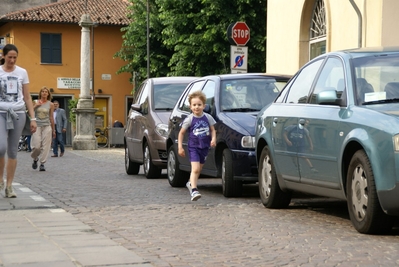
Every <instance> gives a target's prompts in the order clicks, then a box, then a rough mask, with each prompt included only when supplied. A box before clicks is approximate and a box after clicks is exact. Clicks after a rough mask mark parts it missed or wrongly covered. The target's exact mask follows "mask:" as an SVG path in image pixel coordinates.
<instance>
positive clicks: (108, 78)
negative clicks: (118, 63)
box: [101, 74, 111, 81]
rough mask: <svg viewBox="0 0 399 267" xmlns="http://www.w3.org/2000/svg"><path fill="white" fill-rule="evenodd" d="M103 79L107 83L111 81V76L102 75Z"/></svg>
mask: <svg viewBox="0 0 399 267" xmlns="http://www.w3.org/2000/svg"><path fill="white" fill-rule="evenodd" d="M101 79H102V80H106V81H108V80H111V74H102V75H101Z"/></svg>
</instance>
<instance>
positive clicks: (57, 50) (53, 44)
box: [40, 33, 62, 64]
mask: <svg viewBox="0 0 399 267" xmlns="http://www.w3.org/2000/svg"><path fill="white" fill-rule="evenodd" d="M40 41H41V44H40V45H41V47H40V49H41V63H49V64H61V63H62V61H61V34H59V33H41V36H40Z"/></svg>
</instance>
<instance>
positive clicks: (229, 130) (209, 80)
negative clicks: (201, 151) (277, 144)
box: [167, 73, 290, 197]
mask: <svg viewBox="0 0 399 267" xmlns="http://www.w3.org/2000/svg"><path fill="white" fill-rule="evenodd" d="M289 78H290V76H287V75H267V74H262V73H251V74H249V73H248V74H225V75H212V76H206V77H203V78H200V79H197V80H195V81H193V82H191V83H190V84H189V85H188V86H187V88H186V89H185V90H184V92H183V94H182V96H181V97H180V99H179V100H178V102H177V103H176V105H175V107H174V109H173V111H172V113H171V116H170V119H169V127H168V129H169V135H168V140H167V150H168V165H167V170H168V180H169V183H170V185H171V186H174V187H183V186H185V184H186V182H187V181H188V179H189V172H190V170H191V164H190V161H189V158H188V156H186V157H184V158H182V157H180V156H179V155H178V153H177V151H178V149H177V138H178V134H179V131H180V128H181V123H182V122H183V120H184V118H186V117H187V115H189V114H190V112H191V110H190V105H189V102H188V95H189V94H190V93H191V92H194V91H197V90H202V91H203V92H204V93H205V95H206V97H207V101H206V109H205V112H207V113H209V114H211V115H212V116H213V117H214V118H215V121H216V124H215V129H216V137H217V144H216V147H213V148H211V149H210V151H209V154H208V157H207V160H206V162H205V164H204V167H203V169H202V172H201V174H204V175H207V176H211V177H221V178H222V184H223V195H224V196H226V197H234V196H240V195H241V193H242V185H243V183H256V182H257V181H258V174H257V165H256V160H255V147H254V135H255V119H256V115H257V114H258V112H259V111H260V110H261V109H262V108H263V107H264V106H266V105H268V104H270V103H271V102H272V101H273V100H274V99H275V98H276V96H277V95H278V94H279V92H280V90H281V89H282V88H283V87H284V85H285V84H286V83H287V81H288V80H289ZM183 148H184V150H185V151H186V155H188V151H187V135H186V136H185V139H184V140H183Z"/></svg>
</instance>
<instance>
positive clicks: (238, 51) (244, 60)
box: [230, 45, 248, 73]
mask: <svg viewBox="0 0 399 267" xmlns="http://www.w3.org/2000/svg"><path fill="white" fill-rule="evenodd" d="M230 59H231V60H230V69H231V73H237V71H240V72H239V73H246V72H247V69H248V47H247V46H234V45H232V46H230Z"/></svg>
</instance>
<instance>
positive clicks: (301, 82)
mask: <svg viewBox="0 0 399 267" xmlns="http://www.w3.org/2000/svg"><path fill="white" fill-rule="evenodd" d="M322 62H323V60H317V61H315V62H312V63H311V64H309V65H308V66H306V67H305V68H303V69H302V71H301V72H300V73H299V74H298V76H297V77H296V78H295V81H294V82H293V84H292V86H291V88H290V91H289V92H288V98H287V103H292V104H297V103H301V104H305V103H307V102H308V95H309V92H310V89H311V88H312V84H313V81H314V79H315V77H316V75H317V72H318V70H319V68H320V66H321V63H322Z"/></svg>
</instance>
